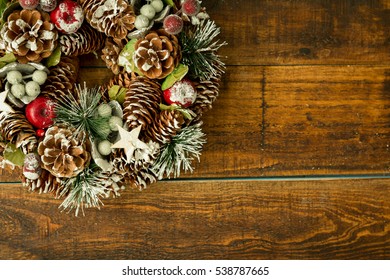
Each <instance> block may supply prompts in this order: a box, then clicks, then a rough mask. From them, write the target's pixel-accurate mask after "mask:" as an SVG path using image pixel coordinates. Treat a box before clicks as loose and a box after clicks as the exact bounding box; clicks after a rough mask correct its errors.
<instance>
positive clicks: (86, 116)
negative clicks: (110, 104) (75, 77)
mask: <svg viewBox="0 0 390 280" xmlns="http://www.w3.org/2000/svg"><path fill="white" fill-rule="evenodd" d="M100 99H101V94H100V93H99V88H97V87H96V88H93V89H89V88H87V87H86V85H85V84H84V87H83V88H82V87H81V85H78V86H76V88H75V96H74V95H73V94H68V95H67V96H65V97H64V101H62V102H60V103H59V104H57V105H56V119H55V120H56V123H57V124H64V125H67V126H71V127H74V128H75V129H76V133H78V132H81V131H85V132H87V133H88V135H89V136H90V137H91V138H92V139H95V138H98V139H106V138H107V137H108V135H109V134H110V126H109V123H108V121H109V118H108V117H104V118H103V117H100V116H98V114H97V107H98V105H99V101H100Z"/></svg>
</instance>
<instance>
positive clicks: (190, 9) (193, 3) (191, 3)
mask: <svg viewBox="0 0 390 280" xmlns="http://www.w3.org/2000/svg"><path fill="white" fill-rule="evenodd" d="M181 8H182V11H183V13H185V14H186V15H188V16H196V15H197V14H198V13H199V11H200V3H199V1H198V0H186V1H184V3H183V5H182V6H181Z"/></svg>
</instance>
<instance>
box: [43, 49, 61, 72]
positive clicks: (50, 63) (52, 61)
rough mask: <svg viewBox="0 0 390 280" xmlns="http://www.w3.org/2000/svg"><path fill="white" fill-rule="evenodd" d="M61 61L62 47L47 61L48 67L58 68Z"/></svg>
mask: <svg viewBox="0 0 390 280" xmlns="http://www.w3.org/2000/svg"><path fill="white" fill-rule="evenodd" d="M60 60H61V47H57V48H56V49H55V50H54V51H53V53H52V54H51V55H50V56H49V57H48V58H47V59H46V63H45V64H46V67H47V68H49V67H52V66H56V65H57V64H58V63H60Z"/></svg>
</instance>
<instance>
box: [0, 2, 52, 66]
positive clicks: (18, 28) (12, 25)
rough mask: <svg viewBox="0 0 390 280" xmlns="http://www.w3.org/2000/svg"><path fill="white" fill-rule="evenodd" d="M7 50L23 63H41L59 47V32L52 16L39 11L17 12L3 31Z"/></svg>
mask: <svg viewBox="0 0 390 280" xmlns="http://www.w3.org/2000/svg"><path fill="white" fill-rule="evenodd" d="M1 37H2V38H3V41H4V44H5V49H6V51H8V52H13V53H14V54H15V56H16V58H17V59H18V61H19V62H21V63H27V62H39V61H41V60H42V59H43V58H47V57H49V56H50V55H51V54H52V52H53V51H54V49H55V48H56V46H57V39H58V31H57V29H56V28H55V26H54V24H52V23H51V22H50V15H49V14H48V13H45V12H40V11H38V10H21V11H20V10H16V11H14V12H13V13H11V14H10V15H9V16H8V19H7V22H6V23H5V24H4V25H3V28H2V29H1Z"/></svg>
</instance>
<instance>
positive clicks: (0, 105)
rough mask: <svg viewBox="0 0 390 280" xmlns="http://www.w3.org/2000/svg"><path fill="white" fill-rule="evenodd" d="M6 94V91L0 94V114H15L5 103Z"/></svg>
mask: <svg viewBox="0 0 390 280" xmlns="http://www.w3.org/2000/svg"><path fill="white" fill-rule="evenodd" d="M7 93H8V92H7V91H6V90H5V91H3V92H1V93H0V112H5V113H15V111H14V109H12V107H11V106H9V105H8V104H7V103H6V102H5V99H6V98H7Z"/></svg>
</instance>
